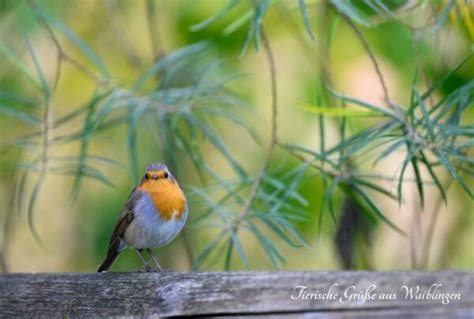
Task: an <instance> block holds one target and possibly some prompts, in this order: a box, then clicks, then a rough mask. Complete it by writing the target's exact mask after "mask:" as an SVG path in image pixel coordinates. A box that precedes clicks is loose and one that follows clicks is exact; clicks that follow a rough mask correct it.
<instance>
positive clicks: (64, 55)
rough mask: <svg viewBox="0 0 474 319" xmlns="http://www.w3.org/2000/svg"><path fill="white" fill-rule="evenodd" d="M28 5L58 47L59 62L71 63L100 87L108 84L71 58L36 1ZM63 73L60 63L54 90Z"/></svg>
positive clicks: (30, 1)
mask: <svg viewBox="0 0 474 319" xmlns="http://www.w3.org/2000/svg"><path fill="white" fill-rule="evenodd" d="M28 3H29V4H30V7H31V9H32V10H33V12H34V13H35V15H36V16H37V17H38V19H39V21H40V22H41V24H43V26H44V27H45V29H46V31H47V32H48V35H49V37H50V39H51V41H52V42H53V44H54V46H55V47H56V50H57V54H58V58H57V59H58V61H60V60H64V61H67V62H69V63H71V64H72V65H73V66H75V67H76V68H77V69H78V70H79V71H81V72H82V73H83V74H85V75H87V76H88V77H89V78H90V79H92V80H93V81H94V82H96V83H98V84H99V85H101V86H102V85H104V84H105V83H106V82H104V80H103V79H101V78H99V77H98V76H97V75H95V74H94V73H92V72H91V71H89V69H88V68H87V67H86V66H84V65H83V64H82V63H80V62H78V61H77V60H76V59H74V58H73V57H71V56H70V55H69V54H67V53H66V52H65V51H64V49H63V47H62V46H61V44H60V43H59V40H58V38H57V37H56V35H55V34H54V31H53V30H52V29H51V26H50V25H49V23H48V21H46V19H45V17H44V16H43V14H42V12H41V11H40V9H39V7H38V4H37V3H36V0H28ZM60 72H61V63H60V62H59V63H58V65H57V69H56V75H55V80H54V84H53V90H54V89H55V88H56V86H57V82H58V81H59V76H60Z"/></svg>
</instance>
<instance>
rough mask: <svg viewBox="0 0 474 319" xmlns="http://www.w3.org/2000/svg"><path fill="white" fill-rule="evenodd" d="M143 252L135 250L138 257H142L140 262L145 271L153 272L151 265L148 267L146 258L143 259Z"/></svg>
mask: <svg viewBox="0 0 474 319" xmlns="http://www.w3.org/2000/svg"><path fill="white" fill-rule="evenodd" d="M142 251H143V249H135V252H136V253H137V255H138V257H140V260H141V261H142V262H143V264H144V265H145V270H146V271H152V268H151V267H150V265H148V262H147V261H146V259H145V257H143V255H142Z"/></svg>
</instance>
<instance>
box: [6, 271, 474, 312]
mask: <svg viewBox="0 0 474 319" xmlns="http://www.w3.org/2000/svg"><path fill="white" fill-rule="evenodd" d="M436 283H439V284H442V286H441V287H439V289H438V292H439V293H457V294H459V296H460V298H459V300H451V301H450V302H449V304H446V305H443V304H442V302H441V300H435V299H434V298H428V299H420V300H417V299H410V298H405V293H404V291H403V289H402V290H401V287H402V286H404V285H406V286H409V287H416V286H419V289H420V291H426V290H427V289H428V288H429V287H431V286H432V285H433V284H436ZM334 284H337V285H335V286H334V288H333V290H332V292H333V294H336V293H337V294H338V296H339V297H340V298H343V300H344V302H342V301H341V299H337V298H336V299H334V298H333V299H329V300H315V299H307V300H302V299H297V300H293V299H292V298H291V297H292V296H293V297H295V296H296V295H297V293H296V291H295V290H294V287H295V286H306V287H308V290H309V291H310V292H316V291H320V292H327V291H328V290H329V288H330V287H331V286H332V285H334ZM372 284H373V285H375V287H376V288H375V294H376V295H377V298H375V299H374V300H366V301H365V302H363V301H361V300H352V301H349V302H345V301H347V298H345V299H344V292H345V291H347V290H346V289H349V291H352V290H353V288H350V287H351V286H354V287H355V288H354V289H357V290H358V291H359V290H362V291H364V290H365V289H367V287H369V286H370V285H372ZM348 287H349V288H348ZM382 293H396V294H397V299H396V300H380V297H379V296H381V295H382ZM179 315H194V316H206V315H207V316H209V315H212V316H223V317H225V316H230V315H233V316H242V317H261V316H262V315H266V316H270V317H275V318H287V317H288V318H296V317H302V316H304V317H305V318H381V317H384V318H398V317H407V318H426V317H430V318H472V317H473V315H474V274H473V273H468V272H453V271H443V272H214V273H205V272H191V273H175V272H162V273H41V274H9V275H2V276H0V318H4V317H18V316H21V317H38V316H43V317H64V316H81V317H89V316H97V317H104V316H137V317H142V316H146V317H153V316H156V317H160V316H179Z"/></svg>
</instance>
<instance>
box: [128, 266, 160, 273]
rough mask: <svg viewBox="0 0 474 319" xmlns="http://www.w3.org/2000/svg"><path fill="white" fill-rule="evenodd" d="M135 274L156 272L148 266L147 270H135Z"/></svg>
mask: <svg viewBox="0 0 474 319" xmlns="http://www.w3.org/2000/svg"><path fill="white" fill-rule="evenodd" d="M133 272H137V273H142V272H155V270H154V269H153V268H151V267H150V266H148V265H146V266H145V268H138V269H135V270H134V271H133Z"/></svg>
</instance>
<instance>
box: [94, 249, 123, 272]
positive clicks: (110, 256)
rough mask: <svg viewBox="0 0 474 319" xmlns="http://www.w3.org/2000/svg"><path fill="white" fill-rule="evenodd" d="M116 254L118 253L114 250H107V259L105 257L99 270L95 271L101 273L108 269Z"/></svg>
mask: <svg viewBox="0 0 474 319" xmlns="http://www.w3.org/2000/svg"><path fill="white" fill-rule="evenodd" d="M118 254H119V252H118V251H117V250H116V249H113V250H109V252H108V253H107V257H105V259H104V261H103V262H102V264H101V265H100V266H99V269H97V272H102V271H106V270H107V269H109V267H110V265H112V263H113V262H114V260H115V258H117V256H118Z"/></svg>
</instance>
